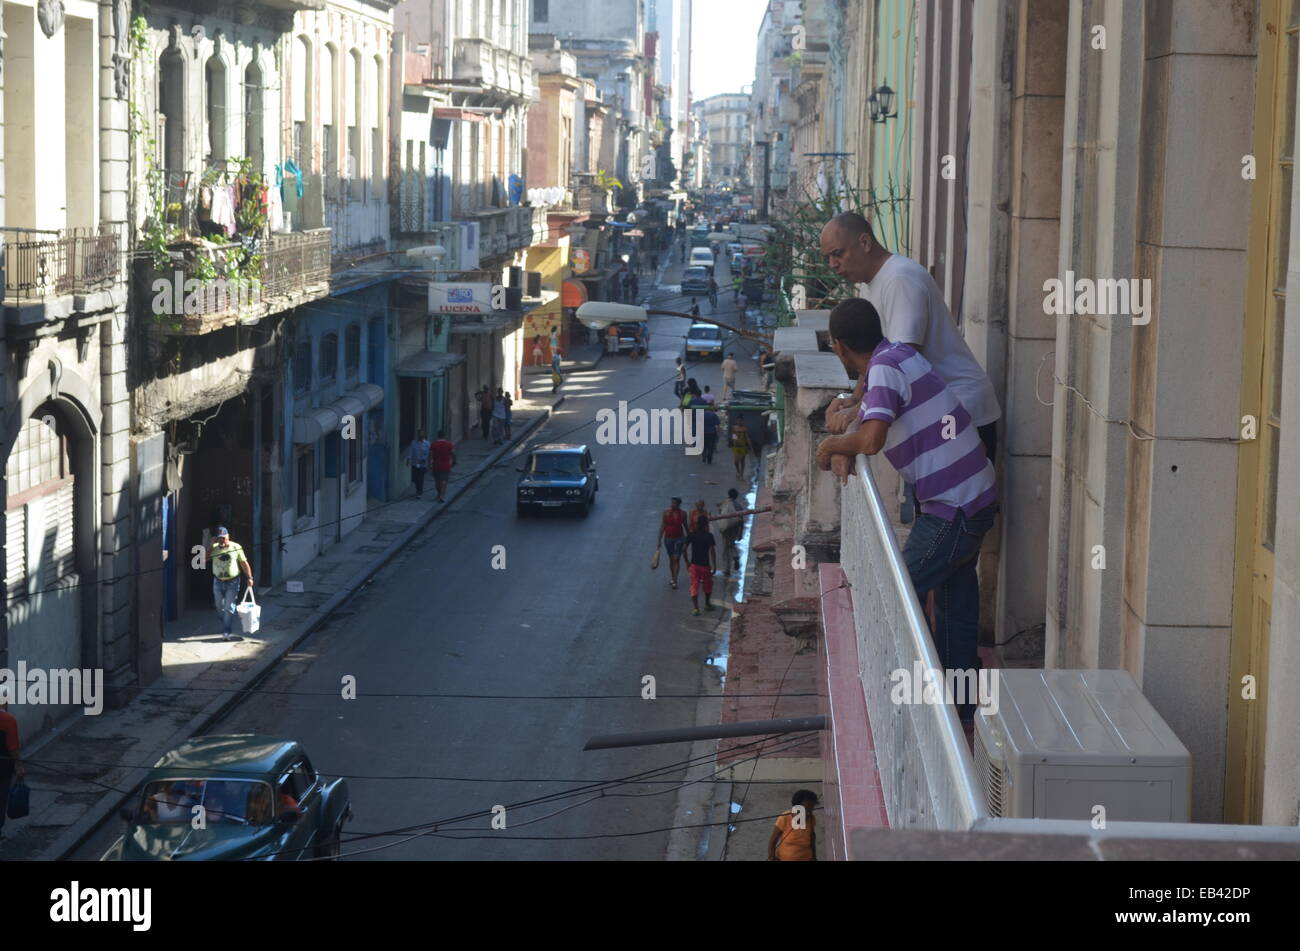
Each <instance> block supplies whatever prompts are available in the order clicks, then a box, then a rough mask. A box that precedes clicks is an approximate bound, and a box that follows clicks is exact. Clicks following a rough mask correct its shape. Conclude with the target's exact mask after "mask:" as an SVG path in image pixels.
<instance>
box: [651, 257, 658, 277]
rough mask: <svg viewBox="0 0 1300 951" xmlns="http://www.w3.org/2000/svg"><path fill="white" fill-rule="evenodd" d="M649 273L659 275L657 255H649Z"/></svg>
mask: <svg viewBox="0 0 1300 951" xmlns="http://www.w3.org/2000/svg"><path fill="white" fill-rule="evenodd" d="M650 273H651V274H658V273H659V255H657V254H652V255H650Z"/></svg>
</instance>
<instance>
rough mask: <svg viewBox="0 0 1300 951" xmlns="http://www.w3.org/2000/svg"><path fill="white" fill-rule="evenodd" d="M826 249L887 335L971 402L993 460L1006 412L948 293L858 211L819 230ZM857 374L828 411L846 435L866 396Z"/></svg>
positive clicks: (830, 424) (831, 423) (835, 428)
mask: <svg viewBox="0 0 1300 951" xmlns="http://www.w3.org/2000/svg"><path fill="white" fill-rule="evenodd" d="M821 252H822V254H824V255H825V256H826V260H827V262H828V263H829V265H830V268H831V270H832V271H834V272H835V273H836V274H837V275H839V276H840V277H842V278H844V279H845V280H846V281H850V282H852V283H855V284H860V285H863V288H862V291H863V297H864V298H865V299H867V300H869V301H871V304H872V306H873V307H875V308H876V311H877V312H878V313H879V314H880V322H881V328H882V329H883V330H884V333H885V339H886V340H889V341H890V342H892V343H906V344H910V345H911V346H912V347H913V348H914V349H916V350H917V351H918V352H920V353H921V354H922V355H923V356H924V357H925V358H926V360H928V361H929V362H930V364H931V366H933V367H934V369H935V372H936V373H938V374H939V376H940V377H942V378H943V380H944V382H945V383H947V384H948V387H949V388H950V389H951V390H952V391H953V393H954V394H956V396H957V398H958V399H959V400H961V403H962V405H963V406H964V407H966V411H967V412H968V413H970V415H971V421H972V422H973V423H974V424H975V426H976V427H977V430H978V432H979V436H980V439H981V440H983V442H984V448H985V449H986V450H987V451H988V456H989V459H990V460H994V459H995V456H994V452H995V450H996V449H997V420H998V417H999V416H1001V415H1002V408H1001V407H1000V406H999V405H998V398H997V394H996V393H994V391H993V382H992V381H991V380H990V379H989V377H988V374H987V373H985V372H984V368H983V367H981V366H980V364H979V361H978V360H976V359H975V354H973V353H971V349H970V347H969V346H967V344H966V340H965V338H963V337H962V335H961V334H960V333H959V332H958V330H957V324H956V322H955V321H954V320H953V318H952V314H951V313H950V312H949V310H948V305H947V304H946V303H945V302H944V299H943V293H942V292H941V291H940V290H939V285H938V284H936V283H935V280H934V278H933V277H931V276H930V272H929V271H927V270H926V269H925V268H923V267H922V266H921V265H920V264H918V263H917V262H916V261H913V260H912V259H911V258H907V257H904V256H903V255H901V254H894V253H892V252H890V251H886V250H885V249H884V248H883V247H881V245H880V243H879V242H878V241H876V237H875V235H874V234H873V233H872V230H871V225H870V223H869V222H868V221H867V220H866V219H865V218H863V217H862V216H861V215H859V214H856V213H854V212H845V213H843V214H839V215H836V216H835V217H834V218H832V219H831V220H830V221H829V222H827V224H826V227H824V228H823V229H822V233H821ZM862 384H863V381H862V380H859V381H858V385H857V387H856V388H855V389H854V394H853V397H852V398H850V399H843V400H841V399H838V398H837V399H835V400H833V401H832V402H831V405H830V406H829V407H828V408H827V410H826V426H827V428H828V429H829V430H830V431H831V432H833V433H842V432H844V431H845V430H846V429H848V427H849V426H850V425H851V424H852V422H853V420H854V419H855V418H856V415H857V412H858V407H859V405H860V403H861V402H862Z"/></svg>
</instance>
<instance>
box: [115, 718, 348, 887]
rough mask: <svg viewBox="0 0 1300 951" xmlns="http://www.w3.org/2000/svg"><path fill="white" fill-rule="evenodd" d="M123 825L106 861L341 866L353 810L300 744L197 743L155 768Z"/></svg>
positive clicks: (258, 740) (242, 739)
mask: <svg viewBox="0 0 1300 951" xmlns="http://www.w3.org/2000/svg"><path fill="white" fill-rule="evenodd" d="M121 815H122V818H123V819H125V820H126V821H127V822H128V823H129V825H128V826H127V830H126V833H125V834H124V835H123V836H122V837H121V838H120V839H118V840H117V842H115V843H114V844H113V847H112V848H111V849H109V850H108V852H106V853H105V854H104V857H103V861H106V862H112V861H127V862H132V861H136V862H139V861H144V862H149V861H172V860H181V859H183V860H186V861H225V860H249V859H252V860H270V859H282V860H290V861H292V860H299V859H313V858H331V857H334V858H337V857H338V855H339V846H340V836H341V835H342V833H343V824H344V823H345V822H348V821H349V820H350V819H351V818H352V801H351V798H350V797H349V795H348V784H347V780H345V779H342V778H341V777H340V778H336V779H328V778H326V777H324V776H321V775H320V774H318V773H317V772H316V770H315V769H314V768H313V767H312V765H311V761H310V760H309V759H308V758H307V754H306V752H304V751H303V748H302V746H301V745H300V744H299V743H298V742H296V741H295V740H288V739H283V738H280V737H273V736H253V735H249V734H245V735H238V736H200V737H196V738H194V739H192V740H189V741H188V742H185V743H182V744H181V745H180V746H178V747H176V749H174V750H172V751H171V752H170V753H167V754H166V755H164V756H163V757H162V758H161V759H160V760H158V762H157V763H156V764H154V767H153V769H152V770H151V771H150V772H149V775H148V776H147V777H145V780H144V783H143V785H142V787H141V789H140V791H139V793H138V794H137V795H136V796H135V798H134V799H133V800H132V804H131V805H129V806H127V807H125V808H123V809H122V813H121Z"/></svg>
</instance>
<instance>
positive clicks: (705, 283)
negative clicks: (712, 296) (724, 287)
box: [682, 265, 713, 297]
mask: <svg viewBox="0 0 1300 951" xmlns="http://www.w3.org/2000/svg"><path fill="white" fill-rule="evenodd" d="M712 277H713V268H711V267H702V266H699V265H696V266H694V267H688V268H687V269H686V270H685V271H683V272H682V294H683V295H686V296H689V297H694V296H696V295H697V294H698V295H701V296H706V295H707V294H708V293H709V280H710V279H711V278H712Z"/></svg>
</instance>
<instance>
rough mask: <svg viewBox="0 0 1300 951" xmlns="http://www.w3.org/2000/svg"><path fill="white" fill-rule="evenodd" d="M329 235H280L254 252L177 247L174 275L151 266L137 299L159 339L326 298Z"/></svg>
mask: <svg viewBox="0 0 1300 951" xmlns="http://www.w3.org/2000/svg"><path fill="white" fill-rule="evenodd" d="M330 233H331V232H330V229H329V228H315V229H313V230H311V231H298V232H292V233H288V234H273V235H270V236H269V237H267V238H263V239H260V240H258V241H255V242H252V243H250V244H245V243H243V242H235V243H231V244H223V245H210V244H183V245H182V244H178V245H175V246H174V247H173V248H172V249H171V250H170V252H169V253H170V257H171V259H172V262H173V264H172V266H171V270H170V271H168V270H166V269H165V268H158V267H156V266H155V262H153V261H152V260H149V259H144V260H142V261H140V262H139V264H138V265H137V269H136V280H137V282H138V283H137V285H136V288H137V299H138V300H140V301H142V302H144V301H147V302H148V303H147V304H144V305H143V306H145V307H147V308H148V309H149V310H150V311H152V314H153V317H154V321H153V322H152V325H151V328H152V329H153V330H154V331H155V332H158V333H164V334H184V335H197V334H205V333H211V332H212V331H214V330H219V329H221V328H222V327H227V326H230V325H232V324H235V323H240V322H247V321H255V320H258V319H260V318H262V317H265V316H267V315H268V314H272V313H277V312H279V311H283V310H289V309H290V308H293V307H297V306H299V305H300V304H303V303H306V302H308V301H311V300H317V299H319V298H321V297H325V296H327V295H328V294H329V291H330V263H331V262H330Z"/></svg>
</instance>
